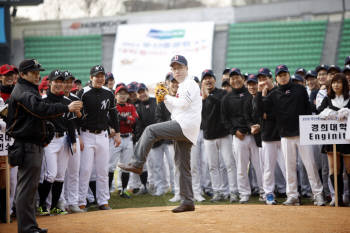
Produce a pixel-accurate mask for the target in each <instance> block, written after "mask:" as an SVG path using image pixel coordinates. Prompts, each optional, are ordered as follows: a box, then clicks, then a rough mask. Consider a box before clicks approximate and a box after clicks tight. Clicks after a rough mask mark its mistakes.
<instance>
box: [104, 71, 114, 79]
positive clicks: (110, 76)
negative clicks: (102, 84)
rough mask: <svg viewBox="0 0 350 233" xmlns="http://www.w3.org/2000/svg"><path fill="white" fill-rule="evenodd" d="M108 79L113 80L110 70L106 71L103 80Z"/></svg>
mask: <svg viewBox="0 0 350 233" xmlns="http://www.w3.org/2000/svg"><path fill="white" fill-rule="evenodd" d="M110 79H112V80H114V76H113V74H112V73H111V72H107V73H106V76H105V80H106V81H107V80H110Z"/></svg>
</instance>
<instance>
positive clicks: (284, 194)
mask: <svg viewBox="0 0 350 233" xmlns="http://www.w3.org/2000/svg"><path fill="white" fill-rule="evenodd" d="M275 197H277V198H287V194H286V193H280V192H276V193H275Z"/></svg>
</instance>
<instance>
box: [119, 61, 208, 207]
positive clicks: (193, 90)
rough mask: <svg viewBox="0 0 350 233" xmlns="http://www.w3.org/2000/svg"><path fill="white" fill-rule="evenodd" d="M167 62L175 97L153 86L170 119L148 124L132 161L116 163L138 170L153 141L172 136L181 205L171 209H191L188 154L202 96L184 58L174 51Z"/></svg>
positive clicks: (197, 125) (136, 171) (199, 117)
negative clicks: (172, 80)
mask: <svg viewBox="0 0 350 233" xmlns="http://www.w3.org/2000/svg"><path fill="white" fill-rule="evenodd" d="M170 66H171V71H172V72H173V75H174V78H175V79H176V80H177V81H178V82H179V89H178V92H177V95H176V97H173V96H170V95H167V90H166V89H165V90H163V89H161V88H156V90H155V93H156V98H157V101H158V102H159V101H164V103H165V106H166V107H167V109H168V110H169V112H170V113H171V121H166V122H162V123H158V124H153V125H150V126H148V127H147V128H146V129H145V130H144V132H143V134H142V136H141V138H140V139H139V141H138V142H137V144H136V146H135V149H134V156H133V159H132V163H130V164H127V165H125V164H120V165H119V167H120V168H122V169H123V170H126V171H131V172H134V173H137V174H141V173H142V168H143V165H144V163H145V162H146V158H147V155H148V153H149V151H150V150H151V148H152V146H153V144H154V143H155V142H157V141H159V140H162V139H166V140H174V148H175V165H176V168H177V169H178V170H179V173H180V197H181V205H180V206H179V207H177V208H175V209H173V210H172V211H173V212H174V213H180V212H185V211H194V202H193V190H192V177H191V165H190V158H191V147H192V144H196V141H197V137H198V134H199V127H200V123H201V111H202V98H201V96H200V89H199V87H198V85H197V84H196V82H195V81H194V80H193V78H191V77H189V76H188V66H187V60H186V58H185V57H184V56H181V55H175V56H174V57H173V58H172V59H171V63H170Z"/></svg>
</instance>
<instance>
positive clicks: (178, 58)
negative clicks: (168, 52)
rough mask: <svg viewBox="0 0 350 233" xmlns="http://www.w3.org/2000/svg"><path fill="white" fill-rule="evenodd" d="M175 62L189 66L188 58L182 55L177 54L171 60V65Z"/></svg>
mask: <svg viewBox="0 0 350 233" xmlns="http://www.w3.org/2000/svg"><path fill="white" fill-rule="evenodd" d="M174 63H178V64H180V65H184V66H187V60H186V58H185V57H184V56H182V55H175V56H174V57H173V58H172V59H171V61H170V66H172V65H173V64H174Z"/></svg>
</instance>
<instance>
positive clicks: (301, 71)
mask: <svg viewBox="0 0 350 233" xmlns="http://www.w3.org/2000/svg"><path fill="white" fill-rule="evenodd" d="M306 72H307V71H306V70H305V69H304V68H298V69H296V70H295V72H294V73H296V74H299V73H302V74H303V75H306Z"/></svg>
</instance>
